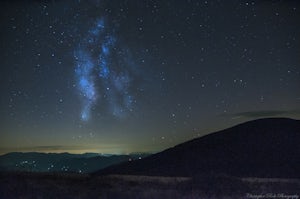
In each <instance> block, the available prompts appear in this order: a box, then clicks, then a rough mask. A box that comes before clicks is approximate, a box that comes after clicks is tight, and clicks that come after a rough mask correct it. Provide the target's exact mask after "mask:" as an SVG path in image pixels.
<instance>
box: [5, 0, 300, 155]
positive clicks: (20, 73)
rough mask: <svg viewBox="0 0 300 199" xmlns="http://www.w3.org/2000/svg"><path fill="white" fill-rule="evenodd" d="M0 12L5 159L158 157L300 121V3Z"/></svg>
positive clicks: (64, 5) (40, 5)
mask: <svg viewBox="0 0 300 199" xmlns="http://www.w3.org/2000/svg"><path fill="white" fill-rule="evenodd" d="M0 9H1V47H0V48H1V57H2V59H1V60H2V64H1V72H0V77H1V78H0V81H1V84H0V91H1V102H0V117H1V120H0V135H1V139H0V148H1V150H0V151H1V153H6V152H10V151H43V149H45V148H47V151H46V152H49V151H51V152H62V151H68V152H76V153H82V152H101V153H130V152H149V151H150V152H155V151H159V150H162V149H165V148H167V147H170V146H174V145H175V144H178V143H181V142H183V141H186V140H189V139H192V138H194V137H199V136H202V135H205V134H207V133H210V132H213V131H215V130H219V129H222V128H227V127H229V126H232V125H234V124H237V123H240V122H243V121H246V120H251V119H255V118H260V117H290V118H296V119H299V118H300V92H299V90H300V56H299V54H300V38H299V35H300V28H299V25H298V24H299V19H300V12H299V11H300V4H299V3H298V2H297V1H270V2H267V1H256V0H254V1H226V2H225V1H219V0H212V1H192V0H186V1H176V0H172V1H152V0H149V1H97V0H93V1H51V2H48V1H46V2H36V1H28V2H26V3H25V2H21V1H14V2H11V1H3V2H1V3H0ZM45 146H47V147H45ZM58 146H59V147H58Z"/></svg>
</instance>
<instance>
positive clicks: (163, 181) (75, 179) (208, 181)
mask: <svg viewBox="0 0 300 199" xmlns="http://www.w3.org/2000/svg"><path fill="white" fill-rule="evenodd" d="M299 190H300V184H299V180H297V181H295V179H294V180H291V181H290V180H289V179H285V180H281V179H279V180H277V181H274V180H270V179H269V180H267V179H255V180H253V179H240V178H233V177H229V176H202V177H200V176H198V177H196V178H194V179H192V178H185V177H154V176H151V177H150V176H128V175H109V176H98V177H91V176H89V175H80V174H58V173H57V174H55V173H54V174H49V173H43V174H41V173H40V174H37V173H0V198H1V199H14V198H16V199H33V198H37V199H50V198H51V199H53V198H55V199H69V198H70V199H71V198H72V199H87V198H88V199H93V198H95V199H135V198H136V199H152V198H153V199H160V198H163V199H169V198H170V199H193V198H197V199H198V198H218V199H219V198H246V194H247V193H252V194H258V193H285V194H298V195H300V193H298V192H299Z"/></svg>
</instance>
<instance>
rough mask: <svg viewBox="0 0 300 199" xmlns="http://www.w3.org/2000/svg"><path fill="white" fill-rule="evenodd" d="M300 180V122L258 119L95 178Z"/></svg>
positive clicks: (104, 171) (114, 167) (126, 164)
mask: <svg viewBox="0 0 300 199" xmlns="http://www.w3.org/2000/svg"><path fill="white" fill-rule="evenodd" d="M105 174H129V175H152V176H197V175H202V176H203V175H211V174H221V175H232V176H239V177H284V178H299V177H300V121H299V120H293V119H285V118H269V119H258V120H254V121H250V122H246V123H243V124H240V125H237V126H234V127H232V128H228V129H225V130H222V131H218V132H215V133H211V134H209V135H206V136H203V137H200V138H197V139H194V140H191V141H188V142H185V143H183V144H180V145H177V146H175V147H173V148H170V149H167V150H165V151H163V152H160V153H157V154H154V155H151V156H148V157H146V158H144V159H141V160H135V161H132V162H128V161H127V162H124V163H121V164H118V165H113V166H110V167H108V168H105V169H102V170H100V171H98V172H95V173H94V175H105Z"/></svg>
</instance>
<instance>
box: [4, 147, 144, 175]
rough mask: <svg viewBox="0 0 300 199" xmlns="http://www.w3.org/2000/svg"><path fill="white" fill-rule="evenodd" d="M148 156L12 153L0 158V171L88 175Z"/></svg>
mask: <svg viewBox="0 0 300 199" xmlns="http://www.w3.org/2000/svg"><path fill="white" fill-rule="evenodd" d="M147 155H148V154H130V155H101V154H98V153H84V154H70V153H37V152H29V153H20V152H13V153H8V154H5V155H2V156H0V171H32V172H79V173H90V172H95V171H97V170H99V169H102V168H105V167H108V166H111V165H113V164H118V163H120V162H124V161H128V160H129V159H138V158H140V157H145V156H147Z"/></svg>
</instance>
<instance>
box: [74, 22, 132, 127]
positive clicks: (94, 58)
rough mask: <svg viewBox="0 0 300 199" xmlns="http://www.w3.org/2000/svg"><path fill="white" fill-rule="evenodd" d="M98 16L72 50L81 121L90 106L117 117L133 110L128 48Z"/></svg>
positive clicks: (87, 116)
mask: <svg viewBox="0 0 300 199" xmlns="http://www.w3.org/2000/svg"><path fill="white" fill-rule="evenodd" d="M109 30H110V28H107V27H106V26H105V21H104V20H103V19H98V20H97V21H96V22H95V24H94V25H93V27H92V28H91V29H89V30H88V32H87V34H86V36H85V37H84V38H83V39H82V41H81V42H80V43H79V45H78V47H77V48H76V49H75V50H74V59H75V76H76V82H77V83H76V85H77V88H78V93H79V96H80V99H81V103H82V104H81V106H82V107H81V114H80V117H81V120H82V121H88V120H89V119H90V117H91V112H92V110H93V108H94V107H95V106H96V105H97V104H98V105H99V104H100V105H101V104H102V106H100V108H101V109H102V110H101V111H102V113H105V114H107V113H109V114H110V115H113V116H114V117H117V118H122V117H125V116H126V115H127V114H128V112H132V111H133V105H134V104H135V103H136V100H135V98H134V96H133V94H131V92H130V87H131V83H132V81H133V80H134V76H135V74H136V72H135V71H136V70H135V68H136V65H135V64H134V62H133V60H131V58H130V52H129V49H127V48H125V47H123V46H121V45H120V44H119V43H118V41H117V39H116V37H115V36H114V34H113V33H112V32H111V31H109Z"/></svg>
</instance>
